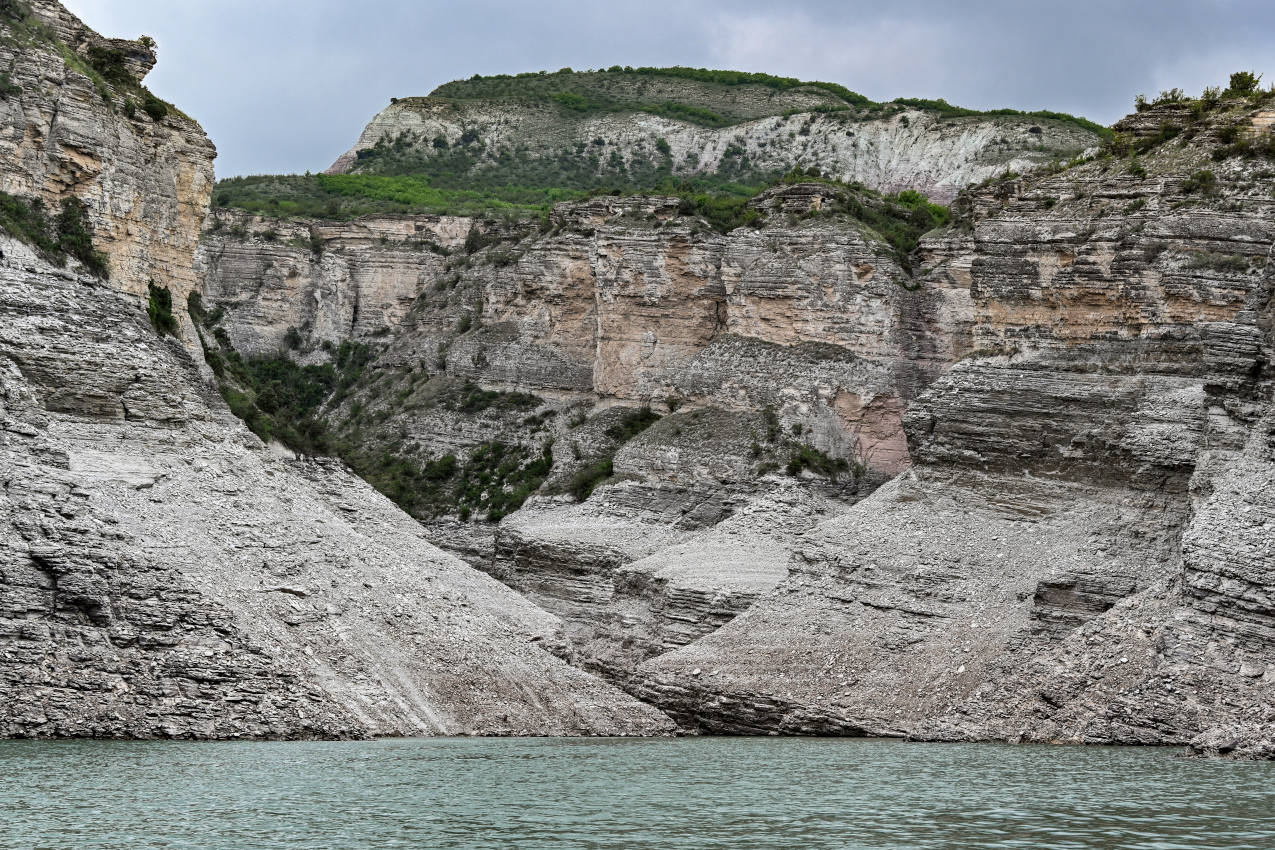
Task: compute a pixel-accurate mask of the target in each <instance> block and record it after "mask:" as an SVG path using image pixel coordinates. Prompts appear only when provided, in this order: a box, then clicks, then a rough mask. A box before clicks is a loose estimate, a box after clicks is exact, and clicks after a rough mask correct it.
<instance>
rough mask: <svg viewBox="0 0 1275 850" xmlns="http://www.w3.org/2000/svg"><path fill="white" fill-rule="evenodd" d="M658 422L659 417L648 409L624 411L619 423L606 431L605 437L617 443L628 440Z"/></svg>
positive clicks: (640, 408) (639, 408)
mask: <svg viewBox="0 0 1275 850" xmlns="http://www.w3.org/2000/svg"><path fill="white" fill-rule="evenodd" d="M659 421H660V415H659V414H658V413H656V412H655V411H653V410H651V408H649V407H638V408H633V409H630V410H626V411H625V412H624V414H623V415H622V416H621V417H620V421H619V422H617V423H615V424H614V425H612V426H610V427H609V428H607V429H606V435H607V436H608V437H610V438H611V439H612V440H615V441H616V442H618V443H627V442H628V441H629V440H631V439H633V438H634V437H636V436H637V435H638V434H641V433H642V432H643V431H645V430H646V429H647V428H650V427H651V426H652V425H654V424H655V423H656V422H659Z"/></svg>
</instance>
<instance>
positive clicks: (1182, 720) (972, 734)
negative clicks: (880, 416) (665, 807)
mask: <svg viewBox="0 0 1275 850" xmlns="http://www.w3.org/2000/svg"><path fill="white" fill-rule="evenodd" d="M1172 117H1173V116H1167V115H1160V116H1152V117H1151V118H1147V117H1143V116H1140V117H1139V119H1138V120H1137V121H1136V122H1130V123H1129V124H1128V125H1125V126H1123V127H1118V129H1124V130H1126V131H1128V132H1129V133H1131V134H1134V135H1136V134H1137V133H1138V127H1139V126H1141V125H1142V124H1145V123H1146V122H1147V121H1154V122H1155V123H1156V124H1159V123H1164V122H1166V121H1169V120H1171V118H1172ZM1251 118H1252V115H1251V114H1250V113H1249V112H1248V111H1246V110H1244V109H1243V108H1242V107H1232V108H1231V109H1229V110H1225V111H1223V112H1222V113H1221V114H1218V115H1216V116H1214V117H1211V118H1205V119H1203V120H1202V121H1201V122H1200V123H1199V124H1197V125H1196V126H1194V127H1192V128H1190V129H1191V130H1192V132H1188V133H1184V134H1183V136H1182V138H1180V139H1177V140H1175V141H1170V142H1165V143H1163V144H1161V145H1159V146H1156V147H1152V148H1151V150H1150V151H1148V152H1147V153H1146V154H1144V156H1143V157H1142V158H1141V160H1140V162H1139V161H1134V163H1133V165H1129V164H1128V161H1126V162H1124V163H1122V162H1121V161H1120V160H1118V159H1116V160H1112V159H1099V160H1098V161H1096V162H1093V163H1090V164H1087V165H1083V166H1080V167H1077V168H1073V169H1070V170H1068V171H1065V172H1063V173H1062V174H1059V175H1057V176H1053V177H1045V178H1040V179H1035V180H1030V181H1023V182H1019V183H1017V184H1014V185H1006V186H1003V187H1001V188H1000V189H998V190H996V191H993V192H987V193H980V194H977V195H975V196H974V198H973V199H972V201H973V204H972V207H973V210H974V211H973V216H974V223H973V233H972V241H971V243H970V253H969V255H967V256H959V255H958V256H956V257H954V258H953V259H952V260H949V261H948V262H949V264H955V265H958V266H960V267H962V268H965V269H968V275H969V279H970V284H971V285H970V294H971V299H972V315H973V319H974V321H973V324H972V326H971V327H972V334H973V340H974V346H975V347H974V352H973V353H974V356H973V357H971V358H968V359H966V360H964V361H963V362H961V363H960V364H958V365H957V366H955V367H954V368H953V369H952V370H951V371H950V372H949V373H948V374H947V375H945V376H944V377H942V378H940V379H939V380H938V381H936V382H935V383H934V384H933V385H932V386H931V387H930V389H929V390H928V391H927V392H926V393H924V394H923V395H922V396H921V397H920V398H919V399H918V400H917V401H916V402H914V403H913V405H912V407H911V408H910V409H909V411H908V414H907V416H906V419H905V423H906V428H907V435H908V443H909V447H910V449H911V455H912V458H913V460H914V462H915V463H916V466H915V467H914V468H913V469H912V470H910V471H909V472H908V473H905V474H904V475H903V476H901V477H900V478H898V479H896V480H895V481H894V482H892V483H891V484H890V485H888V486H887V487H883V488H881V489H880V490H878V491H877V492H876V493H874V494H873V495H872V496H871V497H869V498H868V499H866V500H864V501H862V502H860V503H859V504H858V505H856V506H855V507H854V508H853V509H851V511H850V512H849V513H848V514H846V515H845V516H844V517H840V518H836V519H833V520H830V521H828V522H826V523H823V524H821V525H820V526H819V527H818V528H817V529H816V530H815V531H814V532H812V533H811V535H809V537H808V538H807V541H806V545H805V548H804V549H803V564H802V567H801V569H800V570H797V571H794V572H795V575H794V577H792V578H790V579H789V581H788V582H787V583H785V584H784V585H781V586H780V587H779V588H778V589H777V590H776V591H775V593H774V594H773V595H772V596H770V597H769V598H766V599H764V600H762V601H760V602H759V603H757V604H755V605H754V606H753V607H752V608H750V609H749V610H748V611H747V612H746V613H745V614H743V615H741V616H740V617H738V618H737V619H735V620H734V621H732V622H731V623H730V624H729V625H727V626H725V627H723V628H722V629H720V630H719V631H717V632H715V633H713V634H712V635H710V636H708V637H706V638H703V639H701V640H699V641H697V642H696V643H694V644H692V645H690V646H688V647H686V648H684V649H682V650H679V651H676V652H673V653H669V654H667V655H664V656H661V657H659V658H657V659H654V660H653V661H650V662H648V663H647V664H646V665H644V666H643V667H642V668H639V671H638V674H637V677H636V679H635V681H634V683H633V684H632V687H633V688H634V690H635V692H636V693H639V694H641V695H643V696H644V697H646V698H647V699H650V700H652V701H654V702H656V703H657V704H660V705H662V706H664V707H665V708H666V709H667V710H669V711H670V712H672V713H674V715H675V716H677V717H678V718H679V720H681V722H683V723H684V724H685V725H687V726H689V727H691V728H700V729H704V730H718V731H763V730H771V729H779V730H784V731H791V732H795V733H811V732H824V733H835V734H889V735H910V736H914V737H921V738H940V739H969V738H973V739H987V738H993V739H1011V740H1040V741H1075V742H1122V743H1186V742H1190V741H1192V740H1196V741H1197V746H1198V747H1199V748H1200V749H1203V750H1213V751H1218V750H1230V751H1239V752H1251V753H1260V752H1262V751H1263V747H1266V748H1267V749H1269V734H1268V733H1264V732H1262V731H1261V730H1262V729H1264V728H1265V729H1269V724H1270V722H1271V720H1272V717H1271V715H1270V705H1271V686H1272V681H1273V680H1275V672H1273V671H1275V666H1272V662H1273V661H1275V644H1273V643H1272V642H1271V640H1270V634H1271V633H1270V627H1271V625H1272V620H1271V608H1270V607H1269V605H1268V604H1267V602H1268V601H1269V592H1270V589H1271V587H1272V586H1275V575H1272V573H1271V569H1272V567H1273V566H1275V557H1273V554H1275V552H1273V550H1272V548H1271V545H1272V539H1273V538H1272V536H1271V535H1270V533H1269V528H1267V527H1266V526H1265V525H1263V523H1264V522H1265V517H1266V516H1267V515H1268V514H1269V513H1270V511H1269V509H1268V508H1269V506H1267V505H1266V502H1267V499H1266V496H1265V494H1266V491H1267V489H1268V486H1267V485H1268V483H1269V482H1270V480H1271V475H1272V468H1271V466H1270V446H1269V415H1270V413H1269V411H1270V392H1271V384H1270V373H1269V363H1270V362H1271V359H1270V358H1271V343H1272V340H1271V336H1270V332H1271V331H1270V329H1271V323H1270V309H1271V307H1270V299H1271V292H1272V279H1271V272H1270V267H1269V262H1270V258H1271V251H1272V242H1273V237H1275V232H1273V231H1272V229H1271V226H1270V221H1271V213H1272V201H1271V185H1270V172H1269V171H1268V170H1263V169H1262V168H1261V167H1260V165H1259V164H1257V163H1255V162H1254V161H1253V160H1251V159H1244V158H1241V157H1227V156H1226V155H1225V154H1223V155H1221V156H1220V157H1219V158H1214V157H1211V156H1210V154H1211V152H1212V151H1213V150H1215V149H1217V147H1218V146H1219V142H1218V139H1219V138H1221V137H1222V136H1223V135H1225V134H1224V133H1223V130H1224V129H1225V127H1226V126H1227V125H1229V124H1235V123H1236V122H1238V123H1240V124H1241V125H1242V126H1243V125H1246V124H1247V122H1248V121H1249V120H1250V119H1251ZM1147 135H1150V134H1149V133H1148V134H1147ZM1165 135H1171V134H1165ZM1134 166H1138V167H1134ZM1203 172H1207V174H1203V175H1202V173H1203ZM1201 185H1203V186H1204V187H1206V188H1203V189H1200V188H1197V187H1199V186H1201ZM1263 741H1266V743H1265V744H1264V743H1263Z"/></svg>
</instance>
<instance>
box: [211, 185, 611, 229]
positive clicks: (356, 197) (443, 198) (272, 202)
mask: <svg viewBox="0 0 1275 850" xmlns="http://www.w3.org/2000/svg"><path fill="white" fill-rule="evenodd" d="M586 196H587V193H586V192H583V191H572V190H563V189H553V188H538V187H533V186H521V185H503V186H485V187H483V188H480V189H440V188H436V187H435V186H434V185H433V184H432V182H431V179H430V178H429V177H427V176H424V175H392V176H391V175H374V174H319V175H284V176H259V177H232V178H229V179H227V180H222V181H220V182H219V183H218V184H217V189H216V192H215V194H214V196H213V203H214V204H215V205H216V206H218V207H233V208H236V209H242V210H245V211H247V212H251V213H254V214H257V215H264V216H273V217H280V218H293V217H306V218H326V219H335V220H341V221H346V220H349V219H353V218H358V217H359V216H365V215H386V214H390V215H394V214H409V213H414V214H434V215H470V216H483V215H489V214H492V213H506V212H507V213H514V214H518V215H528V214H539V213H543V212H544V211H545V210H546V209H548V208H549V207H550V206H552V205H553V204H555V203H558V202H559V201H567V200H575V199H578V198H583V197H586Z"/></svg>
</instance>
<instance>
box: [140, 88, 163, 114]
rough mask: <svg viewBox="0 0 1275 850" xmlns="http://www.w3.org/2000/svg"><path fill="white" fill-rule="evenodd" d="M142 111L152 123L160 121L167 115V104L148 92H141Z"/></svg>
mask: <svg viewBox="0 0 1275 850" xmlns="http://www.w3.org/2000/svg"><path fill="white" fill-rule="evenodd" d="M142 111H143V112H145V113H146V114H147V115H149V116H150V117H151V120H152V121H162V120H163V119H164V118H165V117H166V116H167V115H168V104H166V103H164V101H162V100H160V99H159V98H157V97H155V95H153V94H151V93H150V92H149V91H143V92H142Z"/></svg>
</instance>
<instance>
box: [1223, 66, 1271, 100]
mask: <svg viewBox="0 0 1275 850" xmlns="http://www.w3.org/2000/svg"><path fill="white" fill-rule="evenodd" d="M1261 82H1262V75H1261V74H1254V73H1253V72H1252V71H1236V72H1235V73H1234V74H1231V84H1230V85H1229V86H1227V89H1226V93H1227V94H1229V95H1236V96H1239V97H1247V96H1248V95H1251V94H1252V93H1253V92H1255V91H1257V87H1258V86H1259V85H1260V84H1261Z"/></svg>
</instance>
